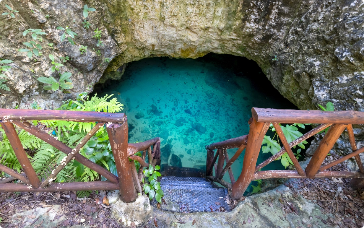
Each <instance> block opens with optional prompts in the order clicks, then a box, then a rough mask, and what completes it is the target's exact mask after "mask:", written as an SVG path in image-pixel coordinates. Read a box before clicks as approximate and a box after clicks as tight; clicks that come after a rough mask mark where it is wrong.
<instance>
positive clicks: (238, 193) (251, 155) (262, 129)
mask: <svg viewBox="0 0 364 228" xmlns="http://www.w3.org/2000/svg"><path fill="white" fill-rule="evenodd" d="M268 128H269V123H260V122H257V121H256V119H255V118H253V121H252V124H251V125H250V130H249V137H248V144H247V146H246V151H245V156H244V161H243V170H242V172H241V174H240V176H239V178H238V180H237V181H236V182H235V184H234V185H233V187H232V198H233V199H240V198H241V197H242V196H243V194H244V192H245V190H246V189H247V188H248V186H249V184H250V182H251V180H252V179H253V177H254V172H255V166H256V163H257V160H258V156H259V151H260V148H261V146H262V142H263V138H264V135H265V133H266V132H267V130H268Z"/></svg>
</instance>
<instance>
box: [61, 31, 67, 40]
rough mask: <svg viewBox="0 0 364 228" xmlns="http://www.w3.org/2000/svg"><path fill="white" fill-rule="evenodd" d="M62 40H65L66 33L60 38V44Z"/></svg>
mask: <svg viewBox="0 0 364 228" xmlns="http://www.w3.org/2000/svg"><path fill="white" fill-rule="evenodd" d="M64 38H66V33H65V32H64V33H63V34H62V36H61V42H63V40H64Z"/></svg>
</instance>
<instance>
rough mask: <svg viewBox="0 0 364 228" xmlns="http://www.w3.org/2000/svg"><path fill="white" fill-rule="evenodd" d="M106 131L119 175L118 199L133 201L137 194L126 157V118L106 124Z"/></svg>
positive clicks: (127, 201)
mask: <svg viewBox="0 0 364 228" xmlns="http://www.w3.org/2000/svg"><path fill="white" fill-rule="evenodd" d="M107 133H108V135H109V140H110V145H111V148H112V152H113V155H114V159H115V165H116V170H117V172H118V177H119V187H120V199H121V200H122V201H123V202H125V203H130V202H133V201H135V200H136V198H137V194H136V191H135V186H134V180H133V174H132V171H131V168H130V162H129V159H128V122H127V120H126V118H125V121H124V123H122V124H111V123H109V124H107Z"/></svg>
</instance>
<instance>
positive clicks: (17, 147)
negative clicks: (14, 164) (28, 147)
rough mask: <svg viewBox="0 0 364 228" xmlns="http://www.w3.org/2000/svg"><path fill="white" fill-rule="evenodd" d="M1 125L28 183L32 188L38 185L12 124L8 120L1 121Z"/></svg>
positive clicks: (35, 175)
mask: <svg viewBox="0 0 364 228" xmlns="http://www.w3.org/2000/svg"><path fill="white" fill-rule="evenodd" d="M1 126H2V127H3V129H4V131H5V134H6V136H7V137H8V139H9V142H10V144H11V146H12V147H13V150H14V153H15V155H16V157H17V158H18V161H19V163H20V165H21V167H22V169H23V170H24V172H25V174H26V175H27V177H28V179H29V182H30V184H31V185H32V187H33V188H38V187H39V185H40V181H39V179H38V176H37V174H36V173H35V171H34V169H33V166H32V164H31V163H30V161H29V159H28V157H27V154H26V153H25V150H24V148H23V145H22V144H21V142H20V139H19V137H18V134H17V133H16V131H15V128H14V125H13V124H12V123H9V122H2V123H1Z"/></svg>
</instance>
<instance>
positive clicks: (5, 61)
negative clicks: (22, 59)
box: [0, 59, 13, 64]
mask: <svg viewBox="0 0 364 228" xmlns="http://www.w3.org/2000/svg"><path fill="white" fill-rule="evenodd" d="M12 62H13V61H11V60H9V59H4V60H1V61H0V64H9V63H12Z"/></svg>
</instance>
